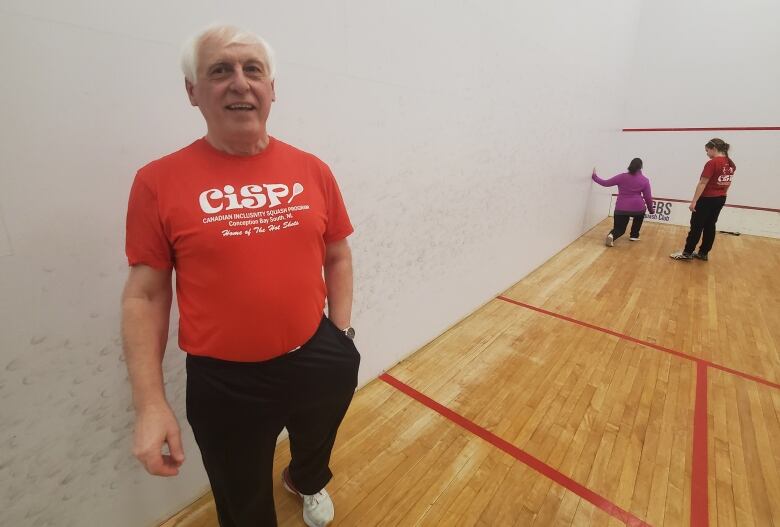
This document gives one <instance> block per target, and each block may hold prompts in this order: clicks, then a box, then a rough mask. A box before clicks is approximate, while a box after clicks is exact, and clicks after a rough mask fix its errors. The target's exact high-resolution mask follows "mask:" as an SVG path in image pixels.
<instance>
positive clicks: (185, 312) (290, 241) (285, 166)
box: [122, 26, 360, 527]
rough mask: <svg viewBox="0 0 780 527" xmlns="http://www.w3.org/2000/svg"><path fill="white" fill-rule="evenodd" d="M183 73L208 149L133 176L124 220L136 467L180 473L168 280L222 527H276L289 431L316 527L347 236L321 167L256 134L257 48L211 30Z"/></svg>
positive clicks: (343, 362) (337, 420)
mask: <svg viewBox="0 0 780 527" xmlns="http://www.w3.org/2000/svg"><path fill="white" fill-rule="evenodd" d="M182 68H183V70H184V74H185V86H186V89H187V95H188V96H189V99H190V102H191V103H192V105H193V106H197V107H198V108H199V109H200V111H201V113H202V114H203V117H204V118H205V120H206V126H207V133H206V136H205V137H204V138H202V139H199V140H197V141H195V142H194V143H192V144H191V145H189V146H187V147H185V148H183V149H182V150H179V151H177V152H174V153H173V154H170V155H168V156H166V157H163V158H161V159H158V160H156V161H153V162H152V163H149V164H148V165H146V166H145V167H143V168H142V169H141V170H139V171H138V173H137V175H136V178H135V181H134V183H133V187H132V190H131V191H130V199H129V205H128V212H127V241H126V252H127V257H128V261H129V264H130V266H131V268H130V274H129V277H128V280H127V284H126V286H125V291H124V294H123V298H122V322H123V324H122V325H123V338H124V348H125V356H126V358H127V366H128V370H129V372H130V379H131V383H132V389H133V401H134V405H135V410H136V428H135V437H134V447H133V449H134V454H135V455H136V457H137V458H138V459H139V460H140V461H141V462H142V463H143V465H144V467H145V468H146V470H147V471H148V472H149V473H151V474H155V475H161V476H173V475H176V474H178V469H179V467H180V465H181V464H182V462H183V461H184V453H183V450H182V446H181V438H180V432H179V426H178V423H177V420H176V417H175V415H174V413H173V411H172V410H171V408H170V406H169V404H168V402H167V400H166V398H165V390H164V387H163V374H162V358H163V354H164V353H165V344H166V341H167V337H168V326H169V318H170V308H171V302H172V274H173V270H174V269H175V270H176V293H177V301H178V306H179V317H180V322H179V346H180V347H181V349H183V350H184V351H185V352H187V419H188V421H189V422H190V424H191V426H192V429H193V432H194V434H195V439H196V441H197V442H198V446H199V447H200V450H201V455H202V458H203V463H204V466H205V468H206V472H207V473H208V477H209V481H210V483H211V487H212V490H213V493H214V500H215V502H216V505H217V513H218V516H219V523H220V525H221V526H222V527H249V526H252V527H256V526H258V525H263V526H266V525H276V513H275V511H274V501H273V477H272V468H273V457H274V449H275V446H276V440H277V437H278V435H279V433H280V432H281V431H282V429H283V428H284V427H286V428H287V430H288V432H289V437H290V450H291V453H292V459H291V461H290V464H289V466H288V467H287V468H285V469H284V471H283V473H282V481H283V484H284V487H285V488H286V489H287V490H289V491H290V492H292V493H294V494H296V495H297V496H300V497H301V498H302V499H303V518H304V521H305V522H306V525H309V526H322V525H327V524H328V523H329V522H330V521H331V520H332V519H333V516H334V511H333V502H332V501H331V498H330V496H329V495H328V493H327V491H326V490H325V485H326V484H327V482H328V481H329V480H330V478H331V477H332V473H331V471H330V469H329V467H328V463H329V461H330V454H331V451H332V449H333V444H334V441H335V438H336V432H337V430H338V427H339V425H340V424H341V421H342V419H343V417H344V414H345V413H346V411H347V408H348V407H349V403H350V401H351V399H352V395H353V393H354V390H355V387H356V385H357V371H358V366H359V363H360V355H359V353H358V351H357V349H356V348H355V345H354V344H353V342H352V339H353V338H354V335H355V332H354V330H353V329H352V327H351V326H350V317H351V311H352V255H351V252H350V248H349V245H348V244H347V240H346V238H347V236H349V235H350V234H351V233H352V231H353V229H352V225H351V224H350V221H349V217H348V215H347V212H346V209H345V207H344V203H343V201H342V198H341V193H340V191H339V188H338V185H337V184H336V181H335V179H334V178H333V175H332V174H331V172H330V169H329V168H328V166H327V165H325V163H323V162H322V161H320V160H319V159H317V158H316V157H315V156H313V155H311V154H308V153H305V152H302V151H300V150H297V149H296V148H293V147H292V146H289V145H287V144H285V143H283V142H281V141H279V140H278V139H276V138H274V137H271V136H269V135H268V133H267V131H266V121H267V119H268V115H269V112H270V110H271V104H272V103H273V102H274V100H275V97H276V95H275V91H274V64H273V53H272V51H271V48H270V47H269V46H268V45H267V44H266V43H265V42H264V41H263V40H262V39H261V38H260V37H258V36H256V35H253V34H251V33H247V32H244V31H241V30H239V29H237V28H235V27H232V26H214V27H211V28H208V29H206V30H205V31H203V32H201V33H200V34H198V35H196V36H195V37H194V38H193V39H192V41H191V43H190V44H189V45H188V46H187V47H185V51H184V54H183V59H182ZM326 300H327V313H328V314H327V316H324V315H323V311H324V309H325V304H326ZM165 450H167V452H166V451H165Z"/></svg>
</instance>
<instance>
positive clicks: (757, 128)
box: [623, 126, 780, 132]
mask: <svg viewBox="0 0 780 527" xmlns="http://www.w3.org/2000/svg"><path fill="white" fill-rule="evenodd" d="M720 130H728V131H732V132H740V131H762V130H780V126H720V127H713V128H623V131H624V132H717V131H720Z"/></svg>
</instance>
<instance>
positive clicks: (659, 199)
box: [612, 194, 780, 212]
mask: <svg viewBox="0 0 780 527" xmlns="http://www.w3.org/2000/svg"><path fill="white" fill-rule="evenodd" d="M612 196H613V197H617V194H612ZM653 201H671V202H674V203H690V201H688V200H684V199H674V198H659V197H656V196H653ZM723 206H724V207H731V208H732V209H748V210H763V211H765V212H780V209H769V208H766V207H753V206H751V205H731V204H730V203H726V204H725V205H723Z"/></svg>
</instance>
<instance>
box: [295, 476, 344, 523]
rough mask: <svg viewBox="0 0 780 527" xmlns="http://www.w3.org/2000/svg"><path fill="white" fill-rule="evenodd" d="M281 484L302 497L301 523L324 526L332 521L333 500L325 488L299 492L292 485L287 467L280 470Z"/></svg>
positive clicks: (333, 513)
mask: <svg viewBox="0 0 780 527" xmlns="http://www.w3.org/2000/svg"><path fill="white" fill-rule="evenodd" d="M282 485H284V488H285V489H287V491H289V492H291V493H293V494H295V495H296V496H298V497H300V498H302V499H303V523H305V524H306V525H308V526H309V527H325V526H326V525H328V524H329V523H330V522H332V521H333V516H334V515H335V510H334V508H333V500H332V499H330V494H328V491H327V490H325V489H322V490H321V491H319V492H318V493H316V494H301V493H300V492H298V489H296V488H295V486H294V485H293V482H292V480H291V479H290V473H289V471H288V469H287V468H285V469H284V470H283V471H282Z"/></svg>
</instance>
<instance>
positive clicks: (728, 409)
mask: <svg viewBox="0 0 780 527" xmlns="http://www.w3.org/2000/svg"><path fill="white" fill-rule="evenodd" d="M607 230H608V227H607V222H605V223H602V224H601V225H599V226H598V227H596V228H595V229H594V230H592V231H591V232H590V233H588V234H587V235H585V236H583V237H582V238H580V239H579V240H577V241H576V242H574V243H573V244H572V245H570V246H569V247H567V248H566V249H565V250H564V251H562V252H561V253H559V254H558V255H556V256H555V257H554V258H552V259H551V260H550V261H548V262H547V263H545V264H544V265H543V266H542V267H540V268H539V269H537V270H536V271H534V272H533V273H532V274H530V275H529V276H527V277H526V278H524V279H523V280H522V281H520V282H519V283H517V284H516V285H515V286H513V287H511V288H510V289H509V290H507V291H506V292H505V293H503V294H502V295H501V296H499V297H498V298H497V299H495V300H493V301H491V302H489V303H488V304H487V305H485V306H483V307H482V308H480V309H479V310H477V311H476V312H474V313H473V314H472V315H471V316H469V317H468V318H467V319H465V320H464V321H462V322H461V323H459V324H458V325H456V326H455V327H453V328H452V329H451V330H449V331H448V332H446V333H445V334H444V335H442V336H441V337H439V338H438V339H436V340H435V341H433V342H431V343H430V344H429V345H427V346H425V347H424V348H423V349H421V350H419V351H418V352H417V353H415V354H414V355H412V356H411V357H410V358H408V359H407V360H405V361H403V362H402V363H400V364H399V365H397V366H396V367H394V368H393V369H391V370H390V371H389V372H388V377H385V378H384V380H383V379H378V380H376V381H373V382H372V383H370V384H368V385H367V386H366V387H365V388H363V389H362V390H360V391H359V392H358V394H357V395H356V397H355V399H354V402H353V404H352V407H351V408H350V410H349V413H348V415H347V418H346V419H345V421H344V424H343V425H342V428H341V430H340V432H339V439H338V441H337V444H336V448H335V450H334V452H333V458H332V463H331V467H332V469H333V472H334V473H335V476H334V478H333V480H332V481H331V483H330V484H329V485H328V490H329V491H330V493H331V495H332V496H333V498H334V501H335V504H336V520H335V521H334V523H333V525H334V526H360V527H366V526H373V525H388V526H389V525H398V526H404V527H405V526H415V525H426V526H436V525H445V526H449V525H479V526H512V525H517V526H526V525H540V526H547V525H556V526H558V525H561V526H562V525H626V524H628V525H654V526H656V525H668V526H678V525H680V526H689V525H693V526H696V527H700V526H706V525H712V526H715V525H717V526H730V525H740V526H742V525H745V526H752V525H755V526H762V527H764V526H776V527H780V240H772V239H768V238H758V237H750V236H740V237H732V236H727V235H719V236H718V239H717V241H716V245H715V248H714V250H713V252H712V255H711V256H712V258H711V260H710V261H709V262H701V261H690V262H678V261H673V260H671V259H670V258H669V257H668V255H669V253H670V252H672V251H674V250H676V249H679V248H680V246H681V243H682V241H683V238H684V236H685V233H686V230H685V229H683V228H681V227H674V226H665V225H658V224H646V225H645V226H644V227H643V232H642V240H641V241H640V242H638V243H631V242H629V241H628V240H627V239H625V238H623V239H620V240H619V241H617V242H616V246H615V247H614V248H607V247H604V245H603V238H604V234H605V233H606V231H607ZM697 380H698V388H699V389H698V390H697ZM702 381H706V382H702ZM391 382H392V383H393V384H390V383H391ZM407 387H408V388H407ZM415 391H416V392H419V393H417V394H415ZM410 394H411V395H416V397H417V399H415V398H413V397H412V396H411V395H410ZM426 397H427V398H426ZM421 401H422V402H421ZM437 403H438V404H439V405H442V406H436V404H437ZM697 416H698V419H699V420H698V421H697V420H696V419H697ZM695 423H696V426H694V424H695ZM705 446H706V447H705ZM289 455H290V454H289V448H288V445H287V443H286V442H285V443H283V444H281V445H280V447H279V448H278V450H277V455H276V461H275V473H276V474H277V475H278V474H279V473H280V472H281V470H282V468H283V467H284V466H285V465H286V464H287V462H288V461H289ZM529 464H530V465H531V466H529ZM532 467H533V468H532ZM277 481H278V477H277ZM275 492H276V503H277V515H278V518H279V524H280V525H282V526H303V525H304V524H303V521H302V519H301V512H300V504H299V502H298V500H296V499H294V498H293V497H292V496H290V495H289V494H287V493H286V492H285V491H284V490H283V489H282V488H281V485H278V487H277V488H276V489H275ZM215 518H216V516H215V513H214V509H213V502H212V501H211V500H210V498H209V497H208V496H206V497H204V499H202V500H201V501H200V502H198V503H197V504H196V505H195V506H193V507H191V508H190V509H188V510H186V511H183V513H182V514H180V515H179V516H177V517H176V518H173V519H171V520H170V521H169V522H166V523H165V524H164V525H165V527H173V526H176V527H185V526H186V527H206V526H209V527H210V526H216V525H217V522H216V519H215Z"/></svg>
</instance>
